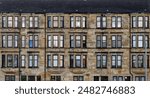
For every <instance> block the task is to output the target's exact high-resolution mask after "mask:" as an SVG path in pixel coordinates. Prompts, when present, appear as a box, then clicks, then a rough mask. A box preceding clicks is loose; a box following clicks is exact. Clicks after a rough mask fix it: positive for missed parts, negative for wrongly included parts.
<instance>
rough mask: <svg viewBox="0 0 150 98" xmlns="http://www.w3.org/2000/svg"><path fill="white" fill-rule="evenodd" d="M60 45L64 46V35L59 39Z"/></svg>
mask: <svg viewBox="0 0 150 98" xmlns="http://www.w3.org/2000/svg"><path fill="white" fill-rule="evenodd" d="M59 47H61V48H63V47H64V36H63V35H61V36H60V39H59Z"/></svg>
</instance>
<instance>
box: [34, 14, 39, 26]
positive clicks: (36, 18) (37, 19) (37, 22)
mask: <svg viewBox="0 0 150 98" xmlns="http://www.w3.org/2000/svg"><path fill="white" fill-rule="evenodd" d="M34 27H35V28H37V27H39V17H37V16H36V17H34Z"/></svg>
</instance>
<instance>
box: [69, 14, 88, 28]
mask: <svg viewBox="0 0 150 98" xmlns="http://www.w3.org/2000/svg"><path fill="white" fill-rule="evenodd" d="M86 20H87V19H86V17H85V16H83V17H80V16H75V17H73V16H71V17H70V27H71V28H74V27H76V28H86Z"/></svg>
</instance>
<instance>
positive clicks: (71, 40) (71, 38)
mask: <svg viewBox="0 0 150 98" xmlns="http://www.w3.org/2000/svg"><path fill="white" fill-rule="evenodd" d="M74 46H75V42H74V36H73V35H71V36H70V47H71V48H73V47H74Z"/></svg>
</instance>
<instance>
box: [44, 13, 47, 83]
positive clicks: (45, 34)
mask: <svg viewBox="0 0 150 98" xmlns="http://www.w3.org/2000/svg"><path fill="white" fill-rule="evenodd" d="M44 18H45V23H44V33H45V44H44V56H45V57H44V81H46V23H47V22H46V12H45V10H44Z"/></svg>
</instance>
